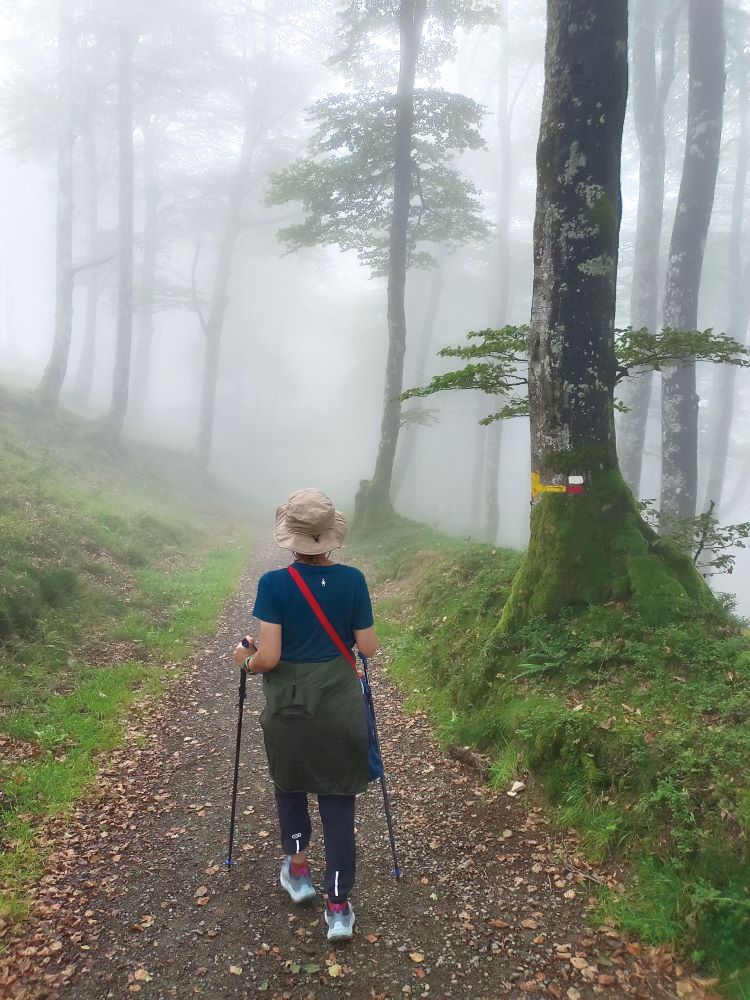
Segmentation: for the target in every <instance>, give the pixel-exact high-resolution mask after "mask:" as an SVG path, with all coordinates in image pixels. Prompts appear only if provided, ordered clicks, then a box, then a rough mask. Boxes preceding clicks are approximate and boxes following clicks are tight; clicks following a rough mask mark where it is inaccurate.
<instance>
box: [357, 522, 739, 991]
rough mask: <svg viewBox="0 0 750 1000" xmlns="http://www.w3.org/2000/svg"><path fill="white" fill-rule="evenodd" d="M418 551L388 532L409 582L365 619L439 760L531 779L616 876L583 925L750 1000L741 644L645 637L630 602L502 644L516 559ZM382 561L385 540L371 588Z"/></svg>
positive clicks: (722, 634)
mask: <svg viewBox="0 0 750 1000" xmlns="http://www.w3.org/2000/svg"><path fill="white" fill-rule="evenodd" d="M424 535H425V529H423V528H422V529H420V530H419V532H417V533H416V534H414V535H412V536H411V537H410V535H409V532H408V530H407V529H406V528H402V530H401V533H400V537H398V536H397V539H398V551H397V552H396V553H395V554H394V561H393V563H392V565H391V571H392V572H391V576H392V577H398V576H399V574H404V573H409V572H410V571H411V580H410V582H409V586H408V587H405V588H404V587H402V588H399V587H390V588H386V594H387V595H388V596H386V597H385V599H384V600H383V601H381V602H380V604H379V605H378V608H377V618H378V630H379V632H380V634H381V635H382V636H383V638H384V639H385V643H386V646H387V648H388V650H389V653H390V654H391V656H392V665H391V670H392V672H393V675H394V676H395V677H396V678H397V679H398V680H399V681H400V682H401V683H402V684H403V686H404V687H405V688H407V689H408V690H409V691H410V692H411V695H410V698H411V699H412V702H413V704H414V705H415V707H416V706H419V707H421V708H423V709H425V710H427V711H428V712H429V714H430V715H431V717H432V718H433V720H434V722H435V725H436V729H437V732H438V734H439V736H440V738H441V739H442V740H443V741H445V742H446V743H448V742H456V743H460V744H468V745H474V746H476V747H478V748H481V749H483V750H484V751H486V752H488V753H490V754H491V755H492V756H493V757H494V760H495V763H494V765H493V768H492V775H493V780H494V781H495V782H497V783H498V785H500V786H504V785H505V784H506V783H509V782H510V781H511V780H512V779H513V778H514V777H516V776H518V774H519V773H522V772H524V773H529V774H530V775H532V776H533V787H534V788H535V789H537V790H538V791H539V792H540V793H542V794H543V796H544V797H545V798H546V800H547V801H548V802H549V803H550V805H551V808H552V814H553V816H554V821H555V822H556V823H558V824H560V826H562V827H566V828H567V827H572V828H575V829H576V830H578V831H579V832H580V834H581V836H582V838H583V842H584V845H585V847H586V849H587V850H588V851H589V853H590V854H591V856H592V857H594V858H599V859H604V858H616V859H619V860H621V861H625V862H626V863H627V868H628V871H629V873H630V874H629V878H628V883H627V887H626V891H625V892H624V893H623V894H613V893H603V894H602V897H601V900H600V904H599V910H598V912H597V913H596V914H594V918H595V919H596V918H597V917H598V916H601V915H605V914H606V915H609V916H613V917H615V918H616V919H617V920H618V921H619V923H620V925H621V927H622V928H623V929H625V930H627V931H632V932H634V933H636V934H638V935H639V936H640V937H641V938H643V939H645V940H646V941H648V942H650V943H653V944H656V943H664V942H667V943H670V944H672V945H674V946H675V947H676V948H678V950H679V951H680V952H681V953H683V954H685V955H687V956H689V957H691V958H692V959H693V960H694V961H695V962H697V963H698V964H699V965H700V966H702V967H704V968H706V969H708V970H710V971H712V972H717V973H718V974H720V975H721V977H722V981H723V984H724V989H725V992H726V994H727V996H733V997H745V996H750V972H749V971H748V969H749V968H750V895H749V894H748V892H749V887H750V848H749V847H748V840H747V835H748V833H749V832H750V773H749V772H748V767H747V761H748V760H750V640H749V639H748V637H747V634H746V631H745V632H743V630H742V628H741V627H739V626H738V624H737V623H732V622H730V621H729V620H727V618H726V617H725V616H723V615H722V614H719V613H716V612H715V609H713V610H712V613H711V614H710V615H705V616H700V615H696V614H695V613H692V614H684V615H681V614H680V613H679V609H677V613H676V614H675V609H674V608H673V609H672V613H671V614H670V615H669V616H668V619H669V620H667V621H666V622H663V623H661V624H657V623H655V622H654V620H653V619H646V618H644V615H643V614H641V612H640V611H639V609H638V607H637V606H636V602H635V601H632V600H631V601H620V602H617V601H612V602H611V603H610V604H609V605H608V606H607V607H601V606H599V607H596V606H592V607H589V608H582V609H579V610H576V611H568V612H563V613H562V614H561V615H560V616H559V617H558V618H557V619H555V620H554V621H549V620H543V619H540V618H536V619H532V620H530V621H528V622H527V623H526V624H524V625H522V626H521V627H519V628H518V629H516V630H515V631H508V630H507V629H506V628H501V627H500V625H499V623H500V620H501V616H502V611H503V608H504V606H505V603H506V601H507V599H508V595H509V594H510V592H511V588H512V587H513V586H514V576H515V574H516V572H517V570H518V566H519V563H520V561H521V554H520V553H516V552H508V551H502V550H498V549H491V548H489V547H487V546H482V545H474V544H464V545H461V546H459V547H457V546H456V544H455V543H445V542H442V544H441V543H440V540H439V538H438V537H437V536H436V535H435V533H432V537H431V538H430V541H429V545H428V546H427V547H428V548H429V549H430V551H431V553H432V554H431V555H430V556H429V557H425V556H423V555H418V554H417V553H418V552H419V550H420V549H421V548H422V547H423V546H424ZM370 544H372V543H370ZM441 548H442V549H443V551H442V552H441V551H440V549H441ZM387 552H388V546H387V541H386V540H384V548H383V549H382V550H381V551H380V553H379V567H380V569H379V572H380V574H381V575H383V574H384V573H387V568H388V558H387ZM683 589H684V588H683ZM690 607H691V608H693V609H694V607H695V605H694V604H693V603H692V602H691V603H690Z"/></svg>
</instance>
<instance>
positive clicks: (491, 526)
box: [479, 3, 513, 545]
mask: <svg viewBox="0 0 750 1000" xmlns="http://www.w3.org/2000/svg"><path fill="white" fill-rule="evenodd" d="M501 17H502V20H501V22H500V46H499V48H500V58H499V65H498V69H499V72H498V94H497V131H498V139H499V142H500V199H499V203H498V212H497V251H498V263H497V267H498V270H497V278H498V283H497V300H496V303H495V315H494V317H493V322H494V323H495V324H496V325H497V327H498V328H500V327H503V326H505V325H506V324H507V323H508V322H509V313H510V216H511V200H512V199H511V195H512V190H513V148H512V136H511V125H512V122H511V114H510V30H509V29H510V25H509V19H510V14H509V11H508V5H507V3H506V4H505V7H504V10H503V11H502V14H501ZM500 405H502V404H501V403H500V401H499V400H498V407H497V408H498V409H500ZM479 433H480V434H482V435H483V436H485V437H486V441H485V449H484V450H485V455H486V465H485V471H484V483H485V488H484V498H485V508H484V525H483V530H482V535H483V537H484V538H485V540H486V541H488V542H489V543H490V544H491V545H493V544H494V543H495V542H496V541H497V533H498V531H499V530H500V455H501V453H502V444H503V422H502V420H496V421H495V423H493V424H490V425H489V426H488V427H480V428H479Z"/></svg>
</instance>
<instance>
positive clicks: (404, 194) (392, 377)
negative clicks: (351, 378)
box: [363, 0, 426, 529]
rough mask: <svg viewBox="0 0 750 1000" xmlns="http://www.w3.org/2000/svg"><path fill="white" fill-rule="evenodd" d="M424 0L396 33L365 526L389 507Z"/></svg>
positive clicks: (404, 4)
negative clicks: (379, 382)
mask: <svg viewBox="0 0 750 1000" xmlns="http://www.w3.org/2000/svg"><path fill="white" fill-rule="evenodd" d="M425 7H426V0H401V9H400V18H399V37H400V52H401V62H400V67H399V75H398V88H397V91H396V134H395V140H394V150H393V156H394V161H393V162H394V182H393V215H392V218H391V233H390V255H389V262H388V358H387V361H386V370H385V399H384V403H383V419H382V423H381V427H380V446H379V448H378V456H377V459H376V461H375V472H374V474H373V477H372V480H371V482H370V487H369V489H368V491H367V498H366V503H365V505H364V510H363V515H364V521H365V523H364V525H363V527H365V528H366V529H369V528H373V527H377V526H378V525H379V524H381V523H382V522H383V521H384V520H387V519H388V517H389V516H390V515H391V514H392V512H393V507H392V504H391V480H392V477H393V462H394V459H395V457H396V446H397V444H398V433H399V429H400V426H401V401H400V399H399V396H400V395H401V393H402V392H403V390H404V354H405V353H406V307H405V302H404V298H405V292H406V268H407V258H408V252H407V238H408V229H409V208H410V203H411V192H412V161H411V147H412V132H413V124H414V78H415V75H416V69H417V58H418V56H419V47H420V42H421V38H422V26H423V24H424V18H425Z"/></svg>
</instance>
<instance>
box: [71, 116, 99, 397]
mask: <svg viewBox="0 0 750 1000" xmlns="http://www.w3.org/2000/svg"><path fill="white" fill-rule="evenodd" d="M82 138H83V156H84V164H85V172H86V232H87V239H86V245H87V249H88V254H89V259H90V260H92V261H95V260H96V259H97V257H98V254H99V168H98V162H97V154H96V130H95V127H94V122H93V119H91V118H90V119H89V121H88V123H87V125H86V128H85V129H84V132H83V136H82ZM98 311H99V269H98V268H97V267H91V268H89V271H88V274H87V276H86V320H85V327H84V334H83V347H82V350H81V358H80V361H79V362H78V371H77V372H76V377H75V384H74V392H75V395H76V397H77V398H78V400H79V402H81V403H88V401H89V399H90V397H91V386H92V384H93V380H94V365H95V362H96V322H97V314H98Z"/></svg>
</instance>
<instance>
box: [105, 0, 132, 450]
mask: <svg viewBox="0 0 750 1000" xmlns="http://www.w3.org/2000/svg"><path fill="white" fill-rule="evenodd" d="M131 8H132V4H131V0H119V2H118V54H117V137H118V138H117V151H118V168H117V174H118V180H117V191H118V214H117V225H118V230H117V232H118V240H117V271H118V280H117V340H116V343H115V369H114V374H113V378H112V402H111V405H110V408H109V413H108V415H107V424H108V429H109V432H110V434H111V436H112V440H113V442H114V443H117V442H119V440H120V435H121V433H122V427H123V424H124V423H125V415H126V413H127V409H128V393H129V390H130V363H131V348H132V342H133V226H134V222H133V219H134V184H135V181H134V175H133V158H134V152H133V56H134V53H135V48H136V45H137V44H138V35H137V28H136V26H135V24H134V21H133V12H132V9H131Z"/></svg>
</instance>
